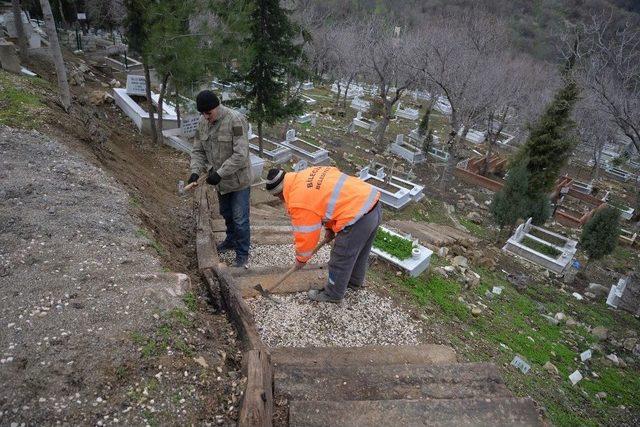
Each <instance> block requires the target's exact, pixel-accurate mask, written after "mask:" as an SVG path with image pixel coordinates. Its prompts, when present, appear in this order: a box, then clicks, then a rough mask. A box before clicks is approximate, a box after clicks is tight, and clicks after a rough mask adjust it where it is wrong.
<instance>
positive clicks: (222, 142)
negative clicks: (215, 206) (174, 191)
mask: <svg viewBox="0 0 640 427" xmlns="http://www.w3.org/2000/svg"><path fill="white" fill-rule="evenodd" d="M196 106H197V109H198V111H199V112H200V113H201V114H202V117H201V118H200V121H199V123H198V128H197V130H196V135H195V140H194V143H193V148H192V150H191V176H190V177H189V183H192V182H197V180H198V177H199V174H200V173H201V172H202V171H203V170H205V169H208V172H207V173H208V175H207V183H209V184H211V185H215V186H217V188H218V201H219V205H220V215H222V217H223V218H224V222H225V225H226V232H227V234H226V238H225V240H224V241H223V242H222V243H220V244H218V246H217V248H218V251H219V252H222V251H227V250H235V251H236V262H235V265H236V267H243V266H245V267H246V265H247V262H248V259H249V245H250V230H249V205H250V201H249V198H250V189H251V178H250V174H251V163H250V160H249V140H248V138H247V128H248V125H247V121H246V119H245V117H244V116H243V115H242V114H241V113H239V112H237V111H235V110H233V109H231V108H228V107H225V106H224V105H221V104H220V100H219V99H218V97H217V95H216V94H215V93H213V92H212V91H210V90H203V91H202V92H200V93H199V94H198V96H197V97H196Z"/></svg>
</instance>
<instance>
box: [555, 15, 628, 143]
mask: <svg viewBox="0 0 640 427" xmlns="http://www.w3.org/2000/svg"><path fill="white" fill-rule="evenodd" d="M564 40H565V42H566V46H568V47H569V49H565V56H567V57H572V56H573V57H574V58H575V63H576V68H577V69H578V78H579V82H580V83H581V84H582V86H583V87H584V88H585V89H587V91H589V92H590V93H591V94H592V95H593V100H594V103H595V105H596V106H597V107H598V108H599V109H600V110H601V111H602V112H603V113H604V114H605V115H606V116H607V117H608V119H609V120H610V121H611V122H613V123H615V124H616V125H617V126H618V127H619V128H620V131H621V132H622V133H623V134H624V135H625V136H626V137H627V138H629V141H630V142H631V144H633V146H634V147H635V149H636V151H637V152H639V153H640V78H639V77H638V76H640V29H639V28H637V27H636V26H633V25H632V24H631V23H630V22H626V23H625V24H624V25H622V26H618V27H615V26H614V25H613V22H612V17H611V16H610V15H609V16H607V15H604V14H600V15H596V16H593V17H592V19H591V21H590V22H589V23H586V24H580V25H578V26H575V27H572V28H569V29H568V31H567V32H566V34H565V35H564Z"/></svg>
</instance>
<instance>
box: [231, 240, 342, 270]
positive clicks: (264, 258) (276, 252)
mask: <svg viewBox="0 0 640 427" xmlns="http://www.w3.org/2000/svg"><path fill="white" fill-rule="evenodd" d="M295 252H296V251H295V248H294V246H293V245H255V246H251V249H250V250H249V264H248V268H258V267H275V266H278V267H283V266H286V267H289V266H291V265H293V263H294V262H295V260H296V258H295ZM330 253H331V247H330V246H324V247H323V248H321V249H320V250H319V251H318V253H316V254H315V255H314V256H313V258H312V259H311V260H310V262H312V263H314V264H322V263H327V262H329V255H330ZM219 255H220V259H221V260H222V261H223V262H225V263H226V264H229V265H231V264H233V262H234V261H235V259H236V254H235V252H234V251H225V252H222V253H220V254H219Z"/></svg>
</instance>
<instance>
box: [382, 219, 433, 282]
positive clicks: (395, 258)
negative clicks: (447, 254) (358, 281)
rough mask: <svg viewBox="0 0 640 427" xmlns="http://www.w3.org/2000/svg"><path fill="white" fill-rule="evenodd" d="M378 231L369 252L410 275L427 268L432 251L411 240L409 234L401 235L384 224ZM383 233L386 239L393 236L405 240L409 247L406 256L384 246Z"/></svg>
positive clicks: (414, 275) (416, 274)
mask: <svg viewBox="0 0 640 427" xmlns="http://www.w3.org/2000/svg"><path fill="white" fill-rule="evenodd" d="M378 233H379V234H378V236H376V241H374V243H373V247H372V248H371V252H372V253H373V254H375V255H377V256H379V257H380V258H382V259H383V260H385V261H387V262H389V263H391V264H393V265H396V266H398V267H399V268H401V269H403V270H405V271H407V273H408V274H409V276H411V277H417V276H419V275H420V274H422V273H423V272H424V271H425V270H427V269H428V268H429V264H430V260H431V256H432V255H433V251H431V250H430V249H427V248H425V247H424V246H422V245H420V244H418V243H417V241H413V240H412V238H411V236H410V235H409V236H403V235H401V234H399V233H397V232H395V231H393V230H391V229H390V228H387V227H385V226H381V227H380V228H379V229H378ZM384 234H386V235H387V237H386V239H388V240H391V239H394V238H395V239H397V240H400V241H404V242H406V245H408V247H409V248H410V250H409V251H408V254H407V255H406V256H405V255H400V254H398V253H395V252H394V251H392V250H390V249H388V248H385V246H384V239H385V237H382V236H381V235H384ZM394 243H395V242H394ZM385 249H386V250H385ZM389 251H392V252H394V253H389Z"/></svg>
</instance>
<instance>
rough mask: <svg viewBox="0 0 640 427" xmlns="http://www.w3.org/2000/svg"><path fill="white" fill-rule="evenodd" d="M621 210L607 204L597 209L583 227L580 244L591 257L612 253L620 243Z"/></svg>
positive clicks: (596, 257) (595, 257)
mask: <svg viewBox="0 0 640 427" xmlns="http://www.w3.org/2000/svg"><path fill="white" fill-rule="evenodd" d="M619 221H620V211H618V209H616V208H612V207H610V206H607V207H606V208H604V209H600V210H599V211H597V212H596V213H595V214H594V215H593V217H592V218H591V219H590V220H589V222H587V223H586V224H585V225H584V227H583V228H582V236H581V237H580V245H581V246H582V249H584V251H585V252H586V253H587V255H589V258H590V259H600V258H602V257H604V256H605V255H608V254H610V253H611V252H613V250H614V249H615V248H616V245H617V244H618V235H619V234H620V224H619Z"/></svg>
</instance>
